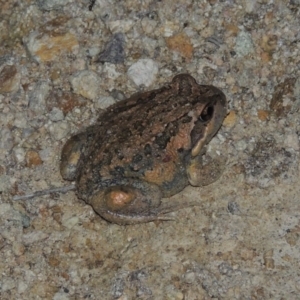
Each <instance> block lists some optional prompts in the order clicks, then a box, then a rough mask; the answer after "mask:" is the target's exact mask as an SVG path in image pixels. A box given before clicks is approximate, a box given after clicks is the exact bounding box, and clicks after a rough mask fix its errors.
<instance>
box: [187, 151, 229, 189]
mask: <svg viewBox="0 0 300 300" xmlns="http://www.w3.org/2000/svg"><path fill="white" fill-rule="evenodd" d="M205 158H206V159H205V162H203V161H202V157H201V156H197V157H195V158H193V159H191V161H190V163H189V165H188V166H187V175H188V179H189V182H190V184H191V185H193V186H205V185H209V184H211V183H213V182H215V181H216V180H218V179H219V177H220V176H221V175H222V173H223V171H224V169H225V165H226V161H227V159H226V158H225V157H224V156H218V157H216V158H211V157H210V156H207V155H206V157H205Z"/></svg>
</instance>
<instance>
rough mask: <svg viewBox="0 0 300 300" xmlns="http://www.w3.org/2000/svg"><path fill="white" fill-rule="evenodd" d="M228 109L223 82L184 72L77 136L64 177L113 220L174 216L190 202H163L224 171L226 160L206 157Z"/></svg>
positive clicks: (65, 158)
mask: <svg viewBox="0 0 300 300" xmlns="http://www.w3.org/2000/svg"><path fill="white" fill-rule="evenodd" d="M226 106H227V105H226V97H225V95H224V94H223V93H222V92H221V91H220V90H219V89H217V88H216V87H214V86H209V85H199V84H197V82H196V80H195V79H194V78H193V77H192V76H190V75H188V74H180V75H177V76H175V77H174V78H173V80H172V82H171V83H169V84H166V85H165V86H163V87H162V88H160V89H157V90H153V91H149V92H144V93H138V94H135V95H133V96H131V97H130V98H129V99H126V100H123V101H120V102H118V103H116V104H114V105H112V106H110V107H109V108H108V109H106V110H105V111H104V112H103V113H102V114H101V115H100V116H99V119H98V121H97V123H96V124H95V125H92V126H90V127H88V128H87V129H86V130H85V131H84V132H81V133H79V134H77V135H75V136H73V137H71V139H70V140H68V141H67V143H66V144H65V146H64V148H63V151H62V156H61V166H60V171H61V174H62V177H63V178H64V179H66V180H75V181H76V190H77V195H78V197H79V198H81V199H83V200H84V201H85V202H86V203H88V204H90V205H91V206H92V207H93V209H94V210H95V211H96V212H97V213H98V214H99V215H100V216H101V217H103V218H104V219H106V220H107V221H109V222H113V223H117V224H135V223H142V222H150V221H154V220H158V219H163V220H164V219H167V218H165V217H164V216H163V214H164V213H166V212H169V211H173V210H176V209H178V208H181V207H184V206H185V205H184V204H183V205H182V204H181V205H180V204H178V203H172V201H170V203H167V204H164V205H163V204H162V203H161V198H166V197H170V196H172V195H174V194H176V193H178V192H180V191H181V190H182V189H183V188H184V187H186V186H187V185H188V184H191V185H193V186H203V185H207V184H210V183H212V182H213V181H215V180H216V179H218V177H219V176H220V175H221V173H222V172H221V171H220V168H218V167H217V166H218V163H214V162H212V163H209V164H207V165H205V166H204V165H203V163H202V155H203V154H204V146H205V145H206V144H207V143H208V142H209V141H210V140H211V139H212V137H213V136H214V135H215V134H216V132H217V131H218V129H219V128H220V126H221V124H222V122H223V119H224V117H225V115H226Z"/></svg>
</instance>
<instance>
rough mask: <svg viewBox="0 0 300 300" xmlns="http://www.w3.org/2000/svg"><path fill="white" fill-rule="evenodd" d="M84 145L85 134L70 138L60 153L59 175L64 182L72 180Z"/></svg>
mask: <svg viewBox="0 0 300 300" xmlns="http://www.w3.org/2000/svg"><path fill="white" fill-rule="evenodd" d="M85 143H86V133H85V132H82V133H80V134H77V135H74V136H73V137H71V138H70V139H69V140H68V141H67V142H66V144H65V145H64V147H63V149H62V152H61V163H60V174H61V176H62V178H64V179H65V180H74V179H75V177H76V170H77V165H78V162H79V159H80V156H81V152H82V148H83V146H84V144H85Z"/></svg>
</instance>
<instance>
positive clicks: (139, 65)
mask: <svg viewBox="0 0 300 300" xmlns="http://www.w3.org/2000/svg"><path fill="white" fill-rule="evenodd" d="M157 73H158V65H157V63H156V62H155V61H154V60H152V59H140V60H138V61H137V62H136V63H134V64H133V65H131V67H130V68H129V69H128V71H127V74H128V76H129V78H130V79H131V80H132V81H133V82H134V83H135V84H136V85H137V86H140V85H144V86H146V87H148V86H150V85H151V84H152V83H153V81H154V80H155V77H156V75H157Z"/></svg>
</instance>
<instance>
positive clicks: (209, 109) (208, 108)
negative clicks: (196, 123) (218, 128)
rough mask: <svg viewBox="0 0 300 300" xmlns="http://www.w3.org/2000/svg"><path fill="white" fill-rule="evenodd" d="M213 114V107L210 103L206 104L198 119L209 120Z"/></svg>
mask: <svg viewBox="0 0 300 300" xmlns="http://www.w3.org/2000/svg"><path fill="white" fill-rule="evenodd" d="M213 114H214V107H213V106H212V105H207V106H206V107H205V108H204V110H203V111H202V113H201V115H200V117H199V120H200V121H201V122H207V121H209V120H211V118H212V117H213Z"/></svg>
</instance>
